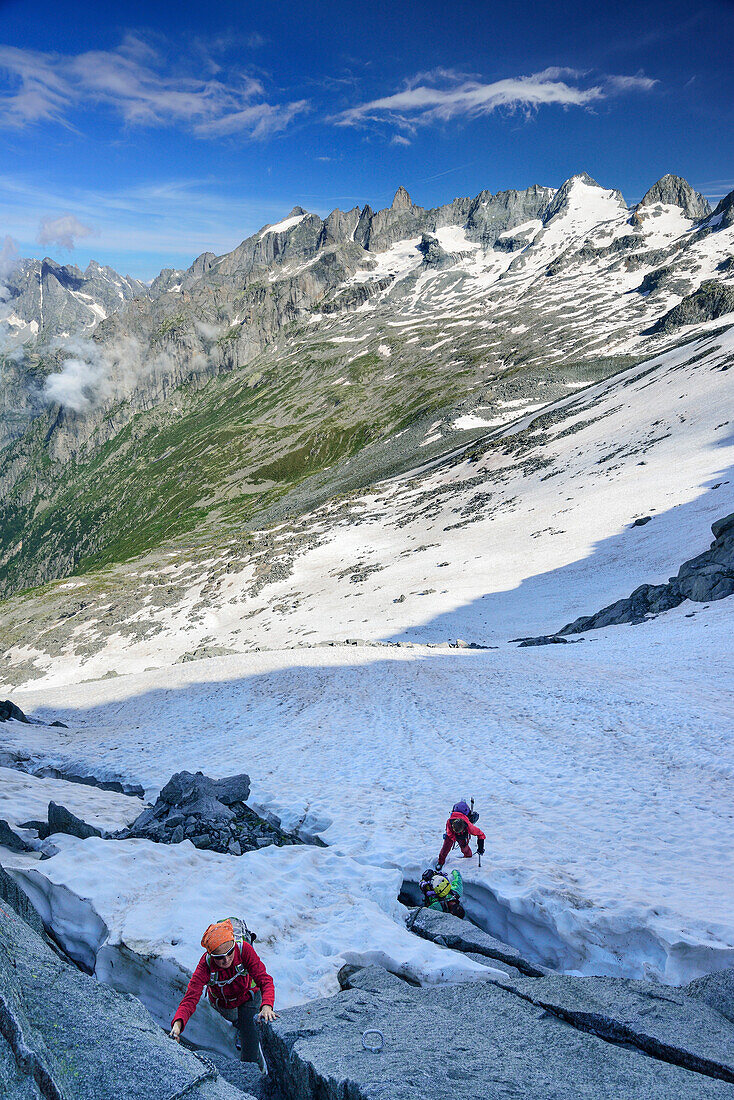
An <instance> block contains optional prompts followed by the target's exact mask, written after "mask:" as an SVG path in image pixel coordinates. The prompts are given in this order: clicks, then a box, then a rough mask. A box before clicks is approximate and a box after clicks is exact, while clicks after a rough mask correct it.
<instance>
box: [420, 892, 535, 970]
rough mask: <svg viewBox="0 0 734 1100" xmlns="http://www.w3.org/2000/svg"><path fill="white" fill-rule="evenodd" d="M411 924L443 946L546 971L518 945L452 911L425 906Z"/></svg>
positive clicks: (521, 966)
mask: <svg viewBox="0 0 734 1100" xmlns="http://www.w3.org/2000/svg"><path fill="white" fill-rule="evenodd" d="M409 927H410V928H411V930H412V931H413V932H415V933H416V935H418V936H422V937H423V939H426V940H432V941H433V942H434V943H440V944H441V945H442V946H443V947H451V948H453V949H454V950H455V951H461V952H463V953H464V954H469V953H473V954H475V955H482V956H483V957H484V958H486V959H497V960H498V961H499V962H503V963H506V964H508V965H509V966H514V967H517V969H518V970H521V971H522V972H523V973H525V974H529V975H532V976H534V977H539V976H540V975H541V974H543V973H544V971H543V970H539V969H538V967H536V966H533V964H532V963H530V962H528V960H527V959H525V958H523V956H522V955H521V953H520V952H519V951H518V950H517V948H515V947H511V946H510V945H509V944H507V943H503V942H502V940H498V939H495V937H494V936H490V935H489V933H488V932H483V931H482V929H481V928H477V927H476V926H475V925H473V924H471V923H470V922H469V921H466V920H460V918H459V917H455V916H453V915H452V914H451V913H440V912H439V911H438V910H437V909H425V908H422V909H419V910H417V912H416V913H415V914H414V915H413V916H411V918H410V920H409Z"/></svg>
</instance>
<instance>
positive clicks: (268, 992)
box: [171, 943, 275, 1030]
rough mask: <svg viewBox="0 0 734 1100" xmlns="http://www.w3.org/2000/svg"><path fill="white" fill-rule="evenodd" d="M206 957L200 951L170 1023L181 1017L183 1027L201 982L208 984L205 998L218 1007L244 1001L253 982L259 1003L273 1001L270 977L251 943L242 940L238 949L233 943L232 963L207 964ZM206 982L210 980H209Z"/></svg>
mask: <svg viewBox="0 0 734 1100" xmlns="http://www.w3.org/2000/svg"><path fill="white" fill-rule="evenodd" d="M207 959H208V956H207V955H202V956H201V958H200V959H199V965H198V966H197V967H196V970H195V971H194V973H193V974H192V975H191V981H190V982H189V984H188V986H187V988H186V994H185V996H184V999H183V1000H182V1001H181V1004H180V1005H179V1006H178V1008H177V1009H176V1012H175V1014H174V1017H173V1020H172V1021H171V1027H173V1021H174V1020H181V1021H182V1023H183V1026H184V1027H186V1024H187V1023H188V1022H189V1019H190V1018H191V1016H193V1014H194V1011H195V1009H196V1006H197V1004H198V1003H199V998H200V997H201V993H202V990H203V989H204V986H208V989H207V996H208V997H209V1000H210V1001H211V1002H212V1004H215V1005H218V1006H219V1007H220V1008H237V1007H239V1005H241V1004H244V1003H245V1001H249V1000H250V999H251V997H252V989H253V988H254V986H257V987H258V988H259V990H260V992H261V993H262V998H263V1004H264V1005H270V1007H271V1008H273V1006H274V1003H275V986H274V985H273V979H272V978H271V977H270V975H269V974H268V972H267V970H266V969H265V966H264V964H263V962H262V960H261V959H260V957H259V955H258V954H257V952H256V951H255V949H254V947H252V945H251V944H249V943H243V944H242V948H241V949H240V945H239V944H235V949H234V959H233V960H232V965H231V966H228V967H226V968H225V969H221V968H220V967H218V966H214V965H212V966H211V967H210V966H209V963H208V961H207ZM210 982H211V983H212V984H209V983H210ZM215 983H216V984H215ZM181 1030H183V1028H182V1029H181Z"/></svg>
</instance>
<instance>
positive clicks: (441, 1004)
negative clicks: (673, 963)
mask: <svg viewBox="0 0 734 1100" xmlns="http://www.w3.org/2000/svg"><path fill="white" fill-rule="evenodd" d="M349 980H350V985H351V988H349V989H347V990H345V991H343V992H341V993H338V994H337V995H336V996H335V997H330V998H327V999H324V1000H320V1001H312V1002H310V1003H309V1004H307V1005H302V1006H299V1007H298V1008H291V1009H288V1010H286V1011H284V1012H283V1013H282V1014H281V1018H280V1019H279V1020H277V1021H275V1023H273V1024H271V1025H267V1026H266V1028H265V1029H264V1035H263V1046H264V1048H265V1055H266V1058H267V1060H268V1064H269V1066H270V1069H271V1073H272V1075H273V1076H274V1078H275V1079H276V1080H277V1083H278V1087H279V1089H280V1091H281V1094H282V1096H283V1100H312V1097H314V1096H318V1097H319V1098H320V1100H344V1098H345V1097H349V1100H383V1098H385V1097H390V1100H416V1097H421V1098H423V1100H443V1098H445V1097H446V1096H453V1095H457V1094H460V1095H461V1096H462V1097H463V1098H464V1100H509V1098H511V1097H538V1098H541V1097H542V1098H546V1097H558V1098H561V1097H564V1098H565V1097H571V1096H572V1097H574V1098H575V1100H599V1097H602V1096H604V1097H643V1096H644V1097H645V1100H670V1097H673V1096H675V1097H676V1100H703V1098H704V1097H705V1098H711V1100H714V1098H721V1100H723V1098H724V1097H728V1096H730V1095H731V1093H732V1089H731V1085H730V1084H729V1083H728V1080H730V1078H728V1077H726V1078H725V1079H724V1080H721V1079H716V1077H715V1076H712V1074H714V1073H716V1074H717V1075H718V1076H720V1075H721V1073H724V1074H728V1073H729V1070H728V1068H727V1067H728V1065H729V1062H730V1061H731V1058H730V1052H731V1049H732V1048H731V1045H729V1055H727V1053H726V1045H725V1044H727V1043H728V1044H731V1042H732V1040H734V1027H732V1026H731V1024H730V1023H729V1022H728V1021H727V1020H726V1019H725V1018H724V1017H723V1016H721V1015H720V1014H718V1013H717V1012H716V1011H715V1010H714V1009H710V1008H708V1006H705V1007H702V1006H701V1005H700V1004H696V1003H695V1001H694V1000H693V999H692V998H686V997H685V995H683V994H679V993H677V992H674V993H673V994H672V996H671V997H670V998H669V997H668V993H669V991H668V990H667V989H665V988H664V987H658V986H654V985H649V986H647V985H646V983H623V985H624V987H625V988H624V991H623V992H622V991H621V990H619V989H612V987H607V986H606V985H605V983H606V982H610V981H611V979H593V978H592V979H571V980H570V981H571V983H572V984H570V985H569V986H568V987H567V988H566V989H565V991H562V990H561V987H559V988H555V987H554V986H553V985H552V984H548V985H546V984H545V983H549V982H551V980H550V979H547V978H537V979H531V978H518V979H512V978H509V977H508V979H507V986H505V984H504V982H503V983H502V984H501V985H498V984H494V983H492V982H478V983H472V984H469V985H467V984H457V985H444V986H428V987H423V988H416V987H414V986H410V985H408V984H407V983H404V982H403V983H401V982H400V981H399V980H398V979H395V977H394V975H388V976H387V978H386V977H385V976H384V972H383V973H382V974H381V973H380V970H379V968H375V967H370V968H367V969H365V970H363V971H362V972H361V973H354V974H353V975H352V976H351V978H350V979H349ZM555 980H556V979H553V981H555ZM563 981H564V979H560V978H559V979H558V982H563ZM584 983H589V984H588V986H586V987H584ZM615 984H616V983H615ZM513 985H515V986H516V988H513ZM637 985H645V988H646V993H645V994H643V993H638V992H637V991H636V990H635V989H628V988H627V987H628V986H629V987H634V986H637ZM526 986H527V987H529V988H530V989H531V990H534V989H536V988H537V989H538V990H539V991H540V992H539V996H543V995H545V997H546V999H547V1000H548V1002H549V1007H548V1008H545V1007H544V1006H543V1005H541V1004H539V1003H535V1001H533V1000H532V999H531V998H530V996H529V995H528V994H527V992H526V990H525V987H526ZM584 988H585V989H586V991H585V992H583V991H582V990H584ZM658 994H659V995H658ZM571 1006H572V1007H571ZM616 1026H618V1027H619V1029H620V1030H619V1036H618V1035H617V1034H615V1033H613V1032H614V1027H616ZM597 1028H598V1031H597ZM370 1031H371V1032H372V1034H371V1035H368V1034H367V1032H370ZM602 1033H604V1037H602ZM648 1039H649V1040H650V1042H649V1043H648ZM656 1042H659V1045H658V1047H657V1048H656V1052H653V1048H655V1043H656ZM645 1044H647V1045H649V1046H650V1051H648V1050H647V1049H646V1045H645ZM679 1044H680V1045H679ZM370 1048H373V1049H370ZM685 1059H690V1060H691V1061H692V1062H695V1063H696V1066H697V1067H698V1070H697V1072H692V1071H691V1069H688V1068H685V1064H684V1060H685ZM731 1079H734V1078H731Z"/></svg>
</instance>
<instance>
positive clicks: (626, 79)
mask: <svg viewBox="0 0 734 1100" xmlns="http://www.w3.org/2000/svg"><path fill="white" fill-rule="evenodd" d="M659 83H660V82H659V81H658V80H651V79H650V77H649V76H607V77H606V78H605V85H606V87H607V88H608V89H609V90H610V91H614V92H649V91H651V90H652V89H653V88H654V87H655V85H656V84H659Z"/></svg>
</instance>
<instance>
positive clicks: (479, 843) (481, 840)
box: [477, 836, 484, 856]
mask: <svg viewBox="0 0 734 1100" xmlns="http://www.w3.org/2000/svg"><path fill="white" fill-rule="evenodd" d="M477 855H480V856H483V855H484V838H483V837H481V836H480V838H479V840H478V841H477Z"/></svg>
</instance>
